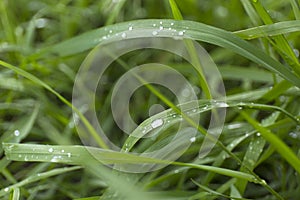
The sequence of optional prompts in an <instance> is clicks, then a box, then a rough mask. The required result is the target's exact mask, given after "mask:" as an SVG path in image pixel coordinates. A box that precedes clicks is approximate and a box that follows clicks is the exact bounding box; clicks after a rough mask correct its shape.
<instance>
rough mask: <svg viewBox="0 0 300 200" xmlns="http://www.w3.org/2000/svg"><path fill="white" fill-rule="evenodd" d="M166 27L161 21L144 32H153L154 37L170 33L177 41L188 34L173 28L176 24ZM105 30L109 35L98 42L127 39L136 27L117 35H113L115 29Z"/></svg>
mask: <svg viewBox="0 0 300 200" xmlns="http://www.w3.org/2000/svg"><path fill="white" fill-rule="evenodd" d="M165 26H167V27H164V25H163V22H162V21H160V22H159V24H156V23H153V24H152V27H151V29H149V28H144V30H145V31H147V30H148V31H149V30H151V31H152V32H151V34H152V36H159V35H160V33H161V32H162V31H164V32H170V34H171V36H173V38H174V39H177V40H178V39H182V37H183V36H184V34H185V32H186V30H180V31H177V30H176V29H174V28H172V26H174V22H171V23H169V24H168V25H165ZM105 29H106V31H107V34H106V35H104V36H102V37H101V38H100V39H96V42H99V41H103V40H107V39H109V38H111V37H121V38H122V39H126V38H127V37H128V33H130V31H132V30H134V26H133V25H132V24H129V26H128V29H127V30H125V31H123V32H121V33H120V32H118V33H116V34H114V33H113V32H114V31H113V29H108V28H105ZM153 29H154V30H153ZM186 29H188V27H186ZM140 30H142V29H140Z"/></svg>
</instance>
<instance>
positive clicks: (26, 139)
mask: <svg viewBox="0 0 300 200" xmlns="http://www.w3.org/2000/svg"><path fill="white" fill-rule="evenodd" d="M158 5H159V6H158ZM299 5H300V2H299V1H297V0H290V1H271V0H266V1H262V0H257V1H254V0H253V1H250V0H249V1H248V0H240V1H238V0H234V1H217V0H211V1H196V0H183V1H178V0H177V1H175V0H170V1H167V0H166V1H156V0H153V1H141V0H134V1H125V0H119V1H111V0H101V1H85V0H76V1H71V0H64V1H47V0H41V1H25V0H10V1H8V0H3V1H0V14H1V19H0V20H1V21H0V91H1V92H0V143H1V145H0V155H1V158H0V172H1V176H0V199H14V200H15V199H16V200H18V199H80V200H84V199H85V200H93V199H128V200H134V199H143V200H144V199H145V200H147V199H174V200H175V199H176V200H180V199H182V200H184V199H190V200H192V199H209V200H212V199H266V200H267V199H297V198H298V197H299V195H300V192H299V191H300V148H299V146H300V63H299V49H300V41H299V38H300V21H299V20H300V11H299ZM153 24H156V26H159V24H163V28H164V29H165V30H167V29H169V28H171V30H174V31H175V30H176V33H179V32H180V33H181V34H179V35H177V37H176V39H183V41H184V42H183V43H184V45H185V47H186V48H187V52H188V53H189V55H190V57H191V60H192V62H193V63H194V64H195V66H196V67H194V68H193V67H191V65H190V64H189V63H187V62H185V61H182V60H181V59H180V58H178V57H177V56H176V55H171V54H170V53H166V52H163V51H158V50H150V49H148V50H145V51H144V50H143V51H140V50H137V51H134V52H131V53H128V54H126V55H123V56H122V57H120V59H119V60H117V61H116V62H113V63H112V64H111V66H110V68H109V69H108V70H106V71H105V73H104V74H105V77H106V80H105V81H104V82H103V83H100V84H101V86H98V88H97V92H96V94H98V93H99V94H105V95H102V96H101V95H95V105H94V107H95V110H96V112H97V115H98V116H97V117H98V120H99V121H100V123H101V125H103V130H104V132H105V133H106V136H107V137H108V138H109V139H110V140H111V141H112V142H113V143H114V144H115V145H116V146H118V147H119V148H121V150H120V151H116V150H113V149H111V146H110V145H109V144H107V143H105V138H103V137H102V136H101V135H100V134H98V132H97V129H95V128H94V127H93V126H92V124H93V123H91V122H90V121H89V120H88V118H86V117H85V115H84V113H82V112H83V110H82V108H81V107H80V108H79V107H77V108H76V107H74V105H72V92H73V91H72V90H73V85H74V81H75V77H76V74H77V72H78V70H79V67H80V66H81V64H82V62H83V61H84V59H85V58H86V57H87V56H88V54H89V53H90V52H93V53H94V54H96V53H98V52H101V47H100V48H99V46H98V45H99V44H105V43H106V44H109V43H116V44H118V42H121V41H122V37H120V36H122V34H123V33H125V32H126V31H128V29H129V27H133V30H134V31H132V32H133V33H137V32H135V31H138V30H143V31H140V32H138V34H132V35H130V34H127V39H128V38H130V37H140V38H142V37H152V36H153V35H152V33H153V31H157V28H158V27H154V26H153ZM126 33H127V32H126ZM178 36H180V37H178ZM164 37H165V38H173V37H174V35H172V32H165V33H164ZM191 40H194V41H197V42H199V43H200V44H201V45H202V46H203V47H204V48H205V49H206V51H208V53H209V54H210V55H211V57H212V58H213V61H214V62H215V63H216V65H217V66H218V70H219V72H220V74H221V76H222V78H223V81H224V86H225V88H226V99H215V101H212V100H211V98H212V93H211V92H213V91H211V88H209V86H208V85H209V83H210V82H209V81H210V80H205V79H204V74H203V71H202V70H203V66H202V65H201V63H200V62H198V59H197V58H196V57H195V47H194V46H193V43H192V42H191ZM180 41H181V40H174V42H175V43H176V42H178V43H179V42H180ZM89 58H93V57H92V56H90V57H89ZM151 62H156V63H162V64H165V65H168V66H172V67H173V68H174V69H176V70H177V71H179V72H180V73H181V74H182V75H184V77H185V78H186V79H187V80H188V81H189V82H190V83H191V84H193V85H194V86H196V87H198V88H201V89H198V90H199V93H197V98H198V99H199V101H197V102H186V103H184V104H182V105H178V101H177V99H176V98H175V97H174V95H172V94H171V93H170V92H169V91H168V90H167V89H166V88H163V87H159V86H158V85H156V84H146V85H145V86H144V87H141V88H139V89H138V90H137V91H136V92H135V93H134V94H133V98H132V99H131V101H130V106H129V107H130V108H129V111H130V114H131V116H132V118H133V119H134V120H135V122H136V123H138V124H139V126H138V127H137V128H136V129H135V130H134V131H132V135H131V136H128V135H127V134H125V133H123V132H122V130H120V128H118V126H117V124H116V123H115V122H114V119H113V116H112V113H111V106H110V103H111V94H112V90H113V88H114V86H115V84H114V83H115V82H116V81H117V80H118V79H119V78H120V77H121V76H122V74H125V73H126V72H127V71H128V70H129V69H130V68H131V67H134V66H137V65H141V64H145V63H151ZM136 77H137V78H138V80H139V81H140V82H142V83H146V81H145V80H144V79H143V78H141V77H138V76H137V75H136ZM92 81H93V80H92V79H91V82H92ZM101 92H102V93H101ZM195 103H196V104H195ZM154 104H160V105H162V106H163V107H164V108H165V111H161V112H159V113H157V114H156V115H153V116H151V117H149V115H148V113H149V108H151V106H152V105H154ZM220 107H222V108H224V109H225V108H226V118H225V124H224V127H222V134H221V135H220V137H219V138H218V141H216V145H215V146H214V148H213V149H212V151H211V152H209V153H208V155H207V156H205V157H203V158H199V157H198V153H199V149H200V147H201V144H202V143H203V141H204V138H205V135H207V129H208V126H209V120H210V119H211V116H212V115H213V114H214V112H215V111H216V109H218V108H220ZM179 108H183V109H182V110H180V109H179ZM72 110H73V112H74V113H76V115H77V116H75V117H77V118H78V119H76V120H80V121H82V122H83V127H84V129H83V130H86V131H81V132H79V134H80V137H79V135H78V130H77V129H76V123H77V122H76V120H75V121H74V119H73V113H72ZM173 116H175V117H173ZM199 116H200V123H199V124H198V123H195V122H194V119H195V118H197V117H199ZM119 117H120V118H122V117H123V115H122V114H120V116H119ZM155 120H163V122H167V121H168V123H167V124H165V125H164V126H162V128H159V129H157V130H154V131H151V130H150V129H151V123H152V122H154V121H155ZM183 121H186V122H187V123H185V124H184V126H185V127H184V128H181V129H180V128H179V127H178V126H179V124H180V123H182V122H183ZM186 127H188V128H186ZM196 129H197V130H198V133H197V134H196V135H195V138H194V137H193V142H192V143H191V146H189V147H188V148H186V150H185V151H184V152H182V153H183V154H182V155H181V156H180V157H179V158H176V161H172V160H168V156H170V155H171V154H170V155H163V156H162V158H160V159H159V158H156V157H149V156H147V155H149V154H147V153H149V152H152V151H153V150H160V149H163V148H166V149H169V150H170V149H172V150H174V151H175V150H176V148H179V147H180V148H182V147H183V146H184V145H185V144H186V143H185V142H186V139H188V140H189V137H192V135H191V130H196ZM142 130H148V131H144V132H143V131H142ZM178 130H179V131H180V132H181V133H183V134H184V135H185V136H188V138H187V137H175V133H176V131H178ZM146 134H149V136H151V138H142V137H143V136H144V135H146ZM84 137H86V138H89V139H91V140H93V141H95V142H94V144H95V145H94V146H89V147H85V145H84V142H83V141H82V140H81V139H82V138H84ZM174 138H175V141H176V145H175V146H170V145H169V146H168V144H169V143H170V141H171V140H172V139H174ZM191 139H192V138H191ZM211 139H213V138H211ZM128 152H132V153H130V154H129V153H128ZM134 153H139V154H134ZM140 154H141V155H140ZM136 164H144V167H141V165H140V167H141V169H143V168H144V169H151V166H152V165H153V164H160V165H161V166H163V167H162V168H160V169H157V170H153V171H150V172H143V170H140V171H142V173H126V172H122V171H119V170H117V169H123V170H124V169H130V170H129V171H134V170H135V167H136ZM108 165H110V166H113V167H108ZM149 166H150V167H149ZM147 167H148V168H147Z"/></svg>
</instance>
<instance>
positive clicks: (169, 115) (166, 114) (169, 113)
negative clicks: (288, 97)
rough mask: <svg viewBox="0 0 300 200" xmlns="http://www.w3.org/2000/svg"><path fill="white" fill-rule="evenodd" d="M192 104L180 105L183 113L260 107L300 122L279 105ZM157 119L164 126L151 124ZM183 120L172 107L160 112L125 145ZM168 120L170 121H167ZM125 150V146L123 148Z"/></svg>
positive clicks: (239, 103) (206, 102) (245, 103)
mask: <svg viewBox="0 0 300 200" xmlns="http://www.w3.org/2000/svg"><path fill="white" fill-rule="evenodd" d="M190 105H193V104H191V103H186V104H182V105H181V106H180V107H181V108H183V110H182V111H181V112H182V113H185V114H186V115H187V116H189V117H193V116H195V115H199V114H201V113H203V112H207V111H210V110H212V109H217V108H220V107H225V108H228V107H243V108H250V109H260V110H277V111H280V112H282V113H284V114H285V115H287V116H288V117H289V118H291V119H292V120H293V121H294V122H296V123H298V124H299V123H300V121H299V119H298V118H296V117H295V116H294V115H292V114H291V113H289V112H287V111H286V110H285V109H283V108H281V107H277V106H270V105H265V104H257V103H251V102H250V103H249V102H234V101H233V102H230V101H227V102H224V101H199V107H191V106H190ZM155 120H162V121H163V126H162V127H159V129H158V130H155V129H154V130H153V128H152V126H151V124H152V122H153V121H155ZM181 120H182V117H181V116H180V115H178V114H177V112H175V111H173V110H172V109H168V110H165V111H163V112H161V113H158V114H156V115H154V116H152V117H150V118H148V119H146V120H145V121H143V122H142V123H141V124H140V125H139V126H138V127H137V128H136V129H135V130H134V131H133V132H132V133H131V135H130V136H129V137H128V139H127V140H126V141H125V145H124V147H126V148H127V151H129V150H130V149H132V148H133V146H134V145H135V144H136V143H137V142H138V141H139V140H140V139H141V138H142V137H143V136H145V135H146V134H149V133H150V132H151V131H154V132H155V131H164V130H166V129H167V128H169V127H171V126H173V125H174V124H176V123H178V122H180V121H181ZM166 122H168V123H166ZM123 150H124V148H123Z"/></svg>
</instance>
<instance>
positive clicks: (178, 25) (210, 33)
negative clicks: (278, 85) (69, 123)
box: [39, 20, 300, 87]
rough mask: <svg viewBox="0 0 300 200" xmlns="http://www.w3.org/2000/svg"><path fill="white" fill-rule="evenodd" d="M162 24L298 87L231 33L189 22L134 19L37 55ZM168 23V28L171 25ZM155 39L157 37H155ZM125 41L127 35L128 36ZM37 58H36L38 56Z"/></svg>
mask: <svg viewBox="0 0 300 200" xmlns="http://www.w3.org/2000/svg"><path fill="white" fill-rule="evenodd" d="M160 22H161V23H162V24H164V29H166V30H168V29H169V28H171V30H172V29H173V30H174V31H175V30H176V31H177V32H180V31H185V33H184V35H182V38H183V39H184V38H187V39H193V40H198V41H203V42H207V43H211V44H214V45H217V46H221V47H224V48H226V49H230V50H232V51H234V52H235V53H237V54H240V55H242V56H244V57H246V58H248V59H250V60H252V61H253V62H255V63H257V64H259V65H262V66H264V67H265V68H267V69H269V70H271V71H273V72H275V73H278V74H280V75H281V76H282V77H283V78H285V79H286V80H288V81H290V82H291V83H293V84H294V85H295V86H297V87H300V79H299V77H298V76H297V75H296V74H294V73H292V72H291V71H290V70H287V67H286V66H284V65H282V64H281V63H279V62H277V61H275V60H274V59H273V58H271V57H270V56H269V55H267V54H265V53H264V52H263V51H261V50H259V49H257V48H256V47H255V46H253V45H252V44H250V43H248V42H246V41H244V40H242V39H241V38H239V37H237V36H235V35H234V34H233V33H231V32H228V31H225V30H222V29H219V28H215V27H212V26H209V25H206V24H202V23H197V22H192V21H185V20H181V21H175V20H137V21H130V22H125V23H119V24H115V25H111V26H107V27H105V28H100V29H96V30H93V31H90V32H87V33H85V34H82V35H80V36H78V37H75V38H72V39H70V40H67V41H64V42H62V43H59V44H56V45H54V46H51V47H48V48H45V49H42V50H41V51H40V53H39V54H42V55H43V54H48V53H53V54H58V55H60V56H71V55H74V54H77V53H80V52H83V51H86V50H89V49H91V48H94V47H95V46H96V45H98V44H99V43H104V42H117V41H119V40H122V39H123V38H122V37H121V34H122V33H123V32H125V31H127V30H128V27H130V26H132V27H134V29H133V31H134V30H143V34H141V32H140V31H139V35H136V34H133V36H134V37H135V38H136V37H153V35H152V32H153V31H158V30H157V29H155V28H154V27H153V24H160ZM171 24H172V25H171ZM109 30H112V31H113V32H114V33H115V35H114V36H111V37H109V38H108V36H107V35H108V31H109ZM171 33H172V31H171V32H164V34H163V37H170V38H173V37H174V35H172V34H171ZM157 37H159V35H158V36H157ZM128 38H130V36H129V35H128ZM42 55H40V56H42Z"/></svg>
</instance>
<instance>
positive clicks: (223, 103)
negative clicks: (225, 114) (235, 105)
mask: <svg viewBox="0 0 300 200" xmlns="http://www.w3.org/2000/svg"><path fill="white" fill-rule="evenodd" d="M216 106H217V107H220V108H227V107H229V105H228V104H227V103H225V102H218V103H216Z"/></svg>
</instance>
